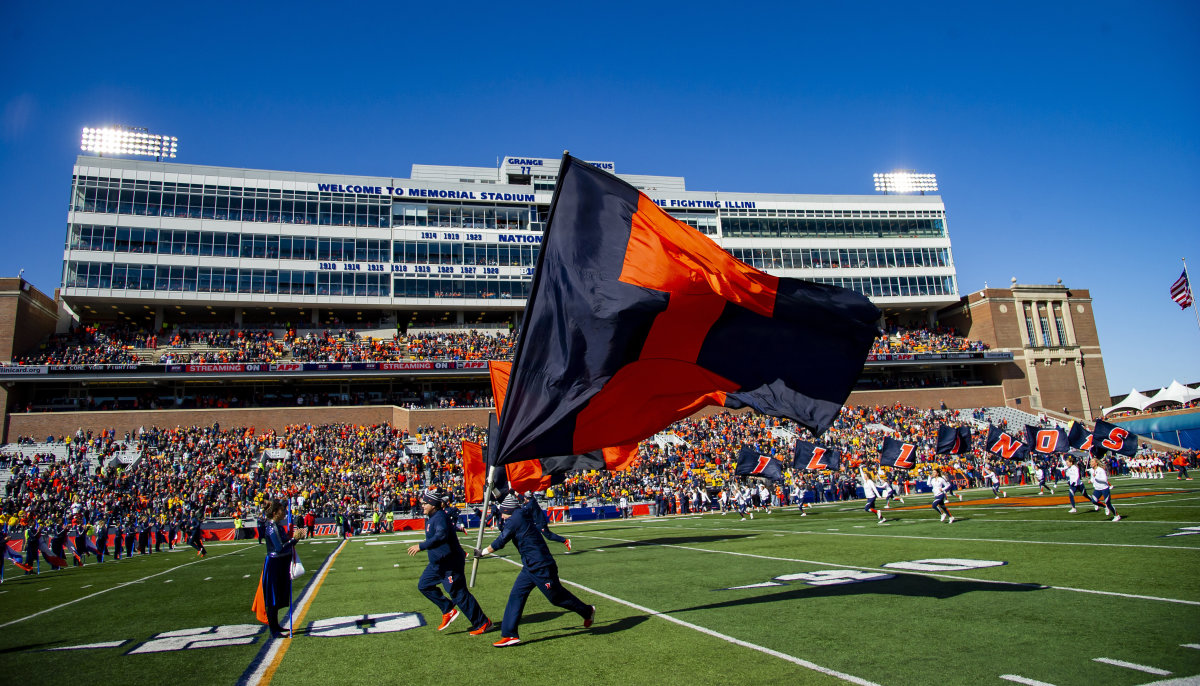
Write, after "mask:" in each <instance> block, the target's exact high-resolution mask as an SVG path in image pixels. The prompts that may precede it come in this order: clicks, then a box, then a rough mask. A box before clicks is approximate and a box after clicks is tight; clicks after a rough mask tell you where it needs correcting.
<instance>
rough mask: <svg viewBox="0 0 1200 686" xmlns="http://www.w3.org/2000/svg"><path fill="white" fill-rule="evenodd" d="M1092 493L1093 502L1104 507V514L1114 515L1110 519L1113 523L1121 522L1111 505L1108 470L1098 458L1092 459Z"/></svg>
mask: <svg viewBox="0 0 1200 686" xmlns="http://www.w3.org/2000/svg"><path fill="white" fill-rule="evenodd" d="M1092 493H1093V494H1094V497H1095V500H1094V501H1093V502H1095V503H1096V504H1097V505H1103V506H1104V514H1106V515H1115V516H1114V517H1113V518H1112V520H1113V521H1114V522H1119V521H1121V515H1120V514H1118V513H1117V508H1115V507H1113V505H1112V484H1110V483H1109V482H1108V470H1107V469H1105V468H1104V461H1103V460H1101V459H1100V458H1098V457H1093V458H1092Z"/></svg>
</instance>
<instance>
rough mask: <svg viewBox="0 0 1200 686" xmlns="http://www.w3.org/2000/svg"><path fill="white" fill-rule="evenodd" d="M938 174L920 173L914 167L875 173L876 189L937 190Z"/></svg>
mask: <svg viewBox="0 0 1200 686" xmlns="http://www.w3.org/2000/svg"><path fill="white" fill-rule="evenodd" d="M937 189H938V185H937V174H918V173H917V172H915V171H913V170H912V169H897V170H896V171H892V172H883V173H877V174H875V190H876V191H880V192H883V193H920V194H921V195H925V191H930V192H936V191H937Z"/></svg>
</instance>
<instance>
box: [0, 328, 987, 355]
mask: <svg viewBox="0 0 1200 686" xmlns="http://www.w3.org/2000/svg"><path fill="white" fill-rule="evenodd" d="M284 331H285V333H284V334H282V335H281V336H278V337H277V336H276V335H275V332H274V330H272V329H266V328H244V329H243V328H237V327H228V328H205V327H200V326H197V327H194V328H191V327H190V328H188V329H182V328H177V329H173V330H164V331H163V332H161V333H158V334H154V333H148V332H146V331H143V330H139V329H135V328H130V327H100V326H95V325H84V326H80V327H77V328H76V329H75V330H74V331H72V332H71V333H68V334H63V335H54V336H51V337H50V338H49V339H48V340H47V341H45V342H44V343H43V344H41V345H40V346H39V347H38V348H37V349H36V350H34V351H32V352H30V353H28V354H26V355H22V356H18V357H16V358H14V360H13V362H14V364H137V363H138V362H157V363H160V364H180V363H192V364H203V363H223V362H278V361H281V360H290V361H297V362H390V361H398V360H495V359H510V358H511V357H512V353H513V347H514V346H515V344H516V336H515V335H514V334H508V333H503V334H491V333H485V332H479V331H473V330H472V331H466V332H424V333H420V332H418V333H411V334H409V335H408V336H403V335H401V334H399V333H397V334H395V335H393V336H390V337H387V338H373V337H370V336H363V335H361V334H359V333H357V332H356V331H355V330H354V329H353V328H339V329H325V330H322V331H319V332H318V331H311V332H308V333H304V334H298V333H297V331H296V329H295V328H293V327H292V326H291V325H288V326H287V327H286V328H285V329H284ZM196 347H200V348H203V349H202V350H193V349H192V348H196ZM135 349H142V350H144V351H147V352H146V354H144V355H143V356H142V357H141V358H139V356H138V354H137V352H136V351H135ZM987 349H988V346H987V345H986V344H984V343H982V342H981V341H968V340H967V339H965V338H963V337H962V336H959V335H958V334H957V333H956V332H955V331H954V329H953V328H946V327H935V328H921V329H902V328H895V327H893V328H892V329H890V330H889V331H888V332H887V333H885V334H883V335H881V336H879V337H878V338H877V339H876V340H875V343H874V345H873V346H872V348H871V353H872V354H876V355H878V354H889V353H924V352H968V351H980V350H987Z"/></svg>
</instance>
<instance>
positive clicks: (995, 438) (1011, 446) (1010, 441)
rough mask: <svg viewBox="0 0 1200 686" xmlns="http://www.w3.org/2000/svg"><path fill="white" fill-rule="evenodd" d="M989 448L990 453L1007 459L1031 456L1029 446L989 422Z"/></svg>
mask: <svg viewBox="0 0 1200 686" xmlns="http://www.w3.org/2000/svg"><path fill="white" fill-rule="evenodd" d="M987 449H988V452H989V453H991V454H993V455H996V456H998V457H1003V458H1004V459H1006V460H1024V459H1026V458H1028V457H1029V446H1027V445H1025V444H1024V443H1022V442H1020V441H1018V440H1017V439H1015V438H1013V437H1012V436H1009V435H1008V434H1006V433H1004V432H1003V431H1001V430H1000V427H998V426H996V425H994V424H988V435H987Z"/></svg>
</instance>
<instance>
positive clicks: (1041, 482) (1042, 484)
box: [1033, 463, 1054, 495]
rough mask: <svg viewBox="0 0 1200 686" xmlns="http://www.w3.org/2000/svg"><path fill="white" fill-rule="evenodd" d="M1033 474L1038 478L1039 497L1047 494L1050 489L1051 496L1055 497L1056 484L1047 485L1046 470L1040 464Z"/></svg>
mask: <svg viewBox="0 0 1200 686" xmlns="http://www.w3.org/2000/svg"><path fill="white" fill-rule="evenodd" d="M1033 474H1034V476H1035V477H1036V478H1037V485H1038V495H1042V494H1043V493H1045V492H1046V489H1047V488H1049V489H1050V495H1054V484H1047V483H1046V470H1045V468H1044V467H1043V466H1042V465H1041V464H1040V463H1039V464H1038V465H1037V468H1036V469H1034V471H1033Z"/></svg>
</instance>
